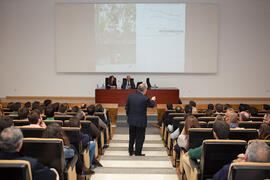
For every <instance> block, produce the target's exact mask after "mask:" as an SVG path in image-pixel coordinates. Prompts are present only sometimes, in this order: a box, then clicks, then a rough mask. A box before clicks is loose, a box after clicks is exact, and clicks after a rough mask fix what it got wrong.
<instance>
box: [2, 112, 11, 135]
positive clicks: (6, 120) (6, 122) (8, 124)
mask: <svg viewBox="0 0 270 180" xmlns="http://www.w3.org/2000/svg"><path fill="white" fill-rule="evenodd" d="M11 126H13V120H12V119H11V117H9V116H1V117H0V133H1V132H2V131H3V130H4V129H5V128H8V127H11Z"/></svg>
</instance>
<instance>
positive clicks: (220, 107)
mask: <svg viewBox="0 0 270 180" xmlns="http://www.w3.org/2000/svg"><path fill="white" fill-rule="evenodd" d="M216 114H223V105H222V104H219V103H218V104H216Z"/></svg>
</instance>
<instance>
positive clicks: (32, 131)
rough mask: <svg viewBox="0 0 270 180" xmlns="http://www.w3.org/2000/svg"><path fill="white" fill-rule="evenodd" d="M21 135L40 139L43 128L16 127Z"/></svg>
mask: <svg viewBox="0 0 270 180" xmlns="http://www.w3.org/2000/svg"><path fill="white" fill-rule="evenodd" d="M18 128H20V129H21V131H22V133H23V137H25V138H27V137H35V138H41V137H42V134H43V132H44V131H45V128H42V127H29V126H18Z"/></svg>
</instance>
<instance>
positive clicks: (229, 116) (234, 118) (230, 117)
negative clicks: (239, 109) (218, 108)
mask: <svg viewBox="0 0 270 180" xmlns="http://www.w3.org/2000/svg"><path fill="white" fill-rule="evenodd" d="M224 120H225V121H226V122H227V123H228V124H229V126H230V128H239V118H238V115H237V113H235V112H231V111H227V112H226V114H225V116H224Z"/></svg>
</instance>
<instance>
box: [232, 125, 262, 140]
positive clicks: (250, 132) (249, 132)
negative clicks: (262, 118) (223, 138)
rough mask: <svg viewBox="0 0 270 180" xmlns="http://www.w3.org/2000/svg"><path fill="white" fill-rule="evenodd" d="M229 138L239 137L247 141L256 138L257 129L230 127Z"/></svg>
mask: <svg viewBox="0 0 270 180" xmlns="http://www.w3.org/2000/svg"><path fill="white" fill-rule="evenodd" d="M229 139H241V140H245V141H247V142H248V141H249V140H252V139H258V131H257V130H256V129H232V128H231V129H230V134H229Z"/></svg>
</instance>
